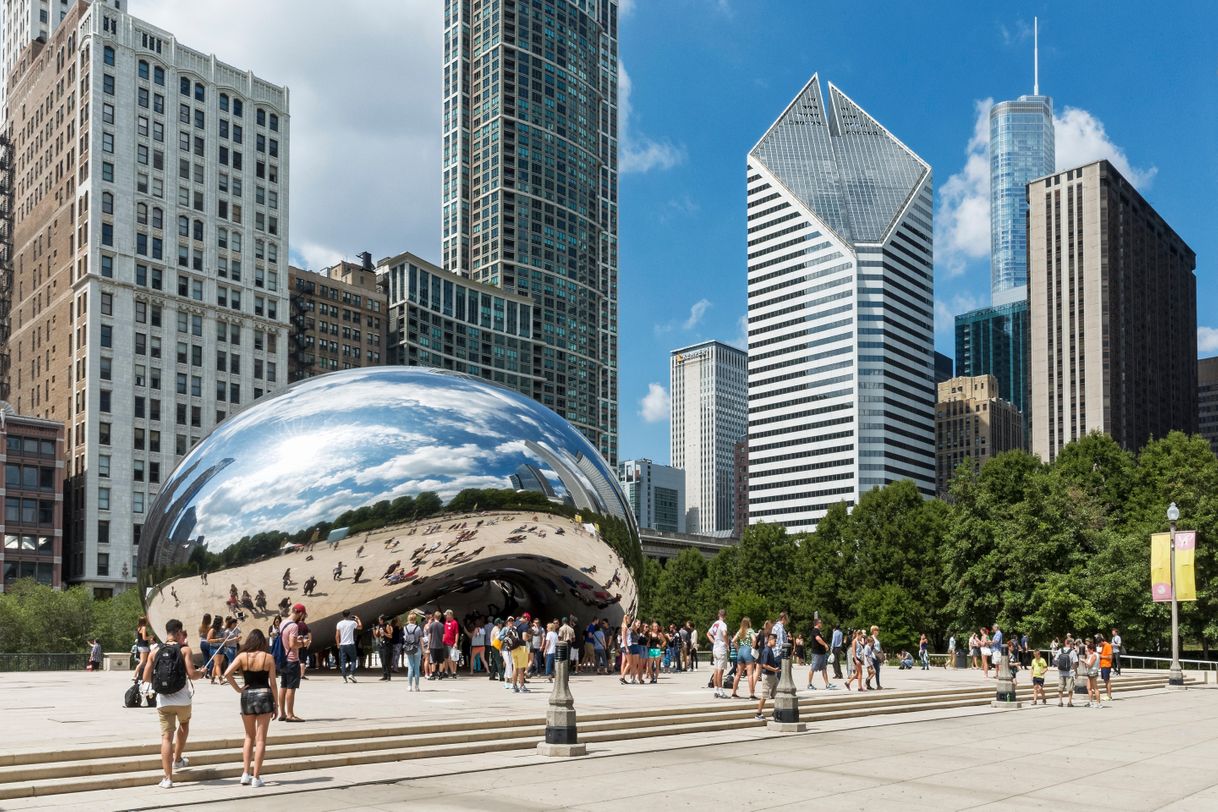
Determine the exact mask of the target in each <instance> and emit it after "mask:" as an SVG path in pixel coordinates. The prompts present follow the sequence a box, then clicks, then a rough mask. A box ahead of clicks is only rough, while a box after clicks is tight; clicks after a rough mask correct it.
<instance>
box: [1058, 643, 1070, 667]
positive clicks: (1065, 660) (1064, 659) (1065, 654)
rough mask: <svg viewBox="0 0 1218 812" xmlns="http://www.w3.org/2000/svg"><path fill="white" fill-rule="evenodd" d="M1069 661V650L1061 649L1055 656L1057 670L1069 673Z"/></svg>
mask: <svg viewBox="0 0 1218 812" xmlns="http://www.w3.org/2000/svg"><path fill="white" fill-rule="evenodd" d="M1071 659H1072V658H1071V657H1070V649H1068V648H1064V649H1062V650H1061V653H1060V654H1058V655H1057V663H1056V665H1057V670H1058V671H1069V670H1070V665H1071Z"/></svg>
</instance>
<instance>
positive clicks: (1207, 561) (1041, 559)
mask: <svg viewBox="0 0 1218 812" xmlns="http://www.w3.org/2000/svg"><path fill="white" fill-rule="evenodd" d="M1173 501H1174V502H1175V503H1176V504H1177V505H1178V506H1179V508H1180V513H1181V518H1180V522H1179V529H1181V530H1185V529H1195V530H1197V531H1198V539H1199V540H1198V546H1197V554H1196V555H1197V557H1196V576H1197V601H1196V602H1195V603H1183V604H1181V622H1182V628H1183V632H1182V636H1183V639H1184V640H1185V641H1191V642H1194V643H1195V644H1197V645H1199V646H1200V647H1201V648H1202V650H1203V652H1204V653H1205V654H1206V655H1208V650H1209V646H1208V640H1209V639H1212V638H1214V637H1215V636H1218V590H1215V589H1213V588H1211V585H1210V581H1211V573H1212V572H1213V571H1214V568H1215V566H1218V564H1216V557H1215V554H1214V547H1213V544H1214V543H1218V457H1216V456H1215V455H1214V453H1213V451H1212V450H1211V449H1210V446H1209V444H1208V442H1207V441H1206V440H1204V439H1203V438H1201V437H1189V436H1187V435H1185V434H1182V433H1180V432H1173V433H1171V434H1169V435H1168V436H1166V437H1163V438H1160V439H1156V440H1153V441H1151V442H1150V443H1148V444H1147V445H1146V446H1145V447H1144V448H1143V449H1142V450H1141V452H1140V453H1138V454H1136V455H1135V454H1132V453H1130V452H1128V451H1125V450H1123V449H1122V448H1120V446H1118V445H1117V444H1116V443H1115V442H1114V441H1113V440H1112V438H1111V437H1109V436H1107V435H1104V434H1099V433H1096V434H1091V435H1088V436H1086V437H1084V438H1082V439H1080V440H1078V441H1077V442H1074V443H1072V444H1070V445H1069V446H1067V447H1066V448H1065V449H1063V451H1062V453H1061V454H1060V455H1059V456H1058V457H1057V459H1056V460H1054V462H1053V463H1052V464H1046V463H1043V462H1041V460H1040V459H1039V458H1038V457H1035V456H1033V455H1031V454H1028V453H1025V452H1021V451H1011V452H1006V453H1003V454H999V455H997V456H995V457H994V458H992V459H991V460H990V461H989V462H987V463H986V465H985V466H984V467H982V469H981V470H980V471H978V472H974V471H973V470H972V469H971V468H969V467H968V466H962V467H961V469H960V470H959V471H958V472H957V474H956V476H955V477H954V478H953V480H952V482H951V486H950V491H949V496H948V498H947V499H946V500H938V499H925V498H923V496H922V495H921V494H920V493H919V492H918V490H917V489H916V488H915V487H914V485H913V483H912V482H909V481H904V482H896V483H892V484H890V485H887V486H885V487H882V488H876V489H874V490H872V491H869V492H867V493H865V494H863V496H862V497H861V498H860V499H859V503H858V504H857V505H854V506H853V507H852V508H851V507H848V506H847V505H846V504H845V503H840V504H837V505H834V506H833V507H832V508H830V509H829V512H828V513H827V514H826V515H825V516H824V518H823V519H822V520H821V521H820V523H819V525H818V527H817V529H816V531H815V532H813V533H787V532H786V531H785V530H784V529H783V528H781V527H780V526H777V525H769V524H758V525H752V526H750V527H749V528H747V530H746V531H745V533H744V537H743V538H742V539H741V540H740V543H739V544H738V545H737V546H735V547H732V548H728V549H726V550H724V551H722V552H720V553H718V554H717V555H716V556H715V557H713V558H711V559H709V560H706V559H703V558H702V557H701V555H700V554H699V553H697V552H696V551H693V550H687V551H685V552H683V553H682V554H681V555H680V556H678V557H676V558H674V559H671V560H669V561H668V562H667V563H666V564H665V566H663V567H658V568H656V569H655V570H653V571H651V572H650V573H649V575H648V577H647V579H646V580H647V587H648V588H647V589H646V590H645V591H644V593H643V595H642V600H641V604H640V605H641V614H642V616H643V617H644V618H646V619H651V618H653V617H654V618H655V619H657V620H661V621H663V622H669V621H673V622H681V621H684V620H693V621H694V622H695V623H696V624H703V623H709V621H710V619H712V618H713V617H714V615H715V612H716V611H717V610H718V609H721V608H722V609H727V610H728V615H729V623H731V624H733V625H734V624H735V623H737V622H739V619H740V617H741V616H742V615H750V617H751V619H752V620H754V622H756V621H758V619H759V618H764V617H771V618H773V617H776V616H777V614H778V613H779V612H780V611H783V610H786V611H788V612H789V613H790V615H791V618H792V621H793V623H794V627H795V628H798V629H803V630H806V629H807V628H808V627H809V626H810V625H811V622H812V619H813V617H814V616H815V615H818V614H819V616H821V617H823V618H825V619H827V620H828V621H830V622H837V623H841V624H843V625H844V626H846V627H862V626H871V625H873V624H874V625H878V626H880V627H881V629H883V630H884V634H885V636H886V637H887V639H888V640H889V646H890V648H894V647H913V646H915V645H916V643H917V640H918V636H919V635H920V634H921V633H923V632H925V633H926V634H927V635H928V636H929V637H930V638H931V641H932V644H933V645H934V646H935V647H938V648H940V649H941V650H942V648H944V647H945V646H946V641H947V638H948V636H949V635H952V634H954V635H956V637H957V638H958V639H960V638H962V637H963V638H966V637H967V635H968V634H969V633H970V631H971V630H973V629H976V628H978V627H980V626H993V625H994V624H995V623H997V624H999V625H1000V626H1001V627H1002V628H1003V629H1004V630H1007V631H1008V632H1010V631H1016V632H1019V633H1026V634H1028V635H1029V638H1030V640H1031V641H1032V642H1033V643H1034V644H1040V645H1044V644H1047V643H1048V641H1049V640H1050V639H1052V638H1053V637H1054V636H1058V637H1060V636H1063V635H1065V634H1066V633H1067V632H1073V633H1075V634H1090V633H1095V632H1100V631H1102V632H1107V631H1108V630H1109V629H1110V628H1112V627H1114V626H1115V627H1119V628H1120V629H1121V632H1122V636H1123V638H1124V640H1125V645H1126V647H1127V648H1131V649H1136V650H1139V651H1156V650H1158V651H1161V650H1164V649H1165V648H1166V647H1167V646H1168V640H1167V635H1168V632H1169V628H1170V621H1169V610H1168V608H1167V604H1156V603H1154V602H1153V601H1152V600H1151V596H1150V585H1149V569H1150V542H1149V536H1150V534H1151V533H1154V532H1162V531H1166V530H1167V520H1166V510H1167V506H1168V504H1170V503H1171V502H1173Z"/></svg>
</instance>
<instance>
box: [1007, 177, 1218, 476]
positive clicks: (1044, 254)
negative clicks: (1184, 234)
mask: <svg viewBox="0 0 1218 812" xmlns="http://www.w3.org/2000/svg"><path fill="white" fill-rule="evenodd" d="M1196 264H1197V261H1196V256H1195V255H1194V254H1193V251H1192V249H1191V248H1189V247H1188V245H1186V244H1185V243H1184V241H1183V240H1182V239H1180V237H1179V236H1177V235H1176V232H1174V231H1172V229H1171V226H1169V225H1168V224H1167V223H1166V222H1165V221H1164V220H1163V218H1162V217H1160V216H1159V214H1158V212H1156V211H1155V210H1154V209H1153V208H1151V206H1150V204H1149V203H1147V202H1146V200H1145V199H1144V198H1143V197H1142V195H1140V194H1139V193H1138V191H1137V190H1136V189H1135V188H1134V187H1133V185H1132V184H1131V183H1130V182H1129V181H1128V180H1126V179H1125V178H1124V177H1122V176H1121V174H1120V173H1119V172H1117V170H1116V169H1115V168H1113V166H1112V164H1110V163H1108V162H1107V161H1097V162H1095V163H1090V164H1087V165H1085V166H1081V167H1078V168H1075V169H1068V170H1065V171H1063V172H1058V173H1056V174H1054V175H1049V176H1048V177H1044V178H1039V179H1037V180H1034V181H1032V182H1031V183H1029V184H1028V277H1029V279H1028V283H1029V290H1028V298H1029V307H1030V311H1031V318H1030V323H1031V328H1030V329H1031V347H1032V386H1031V389H1032V451H1033V452H1034V453H1036V454H1039V455H1040V457H1041V458H1042V459H1044V460H1045V461H1051V460H1053V459H1055V458H1056V457H1057V455H1058V454H1059V453H1060V452H1061V449H1062V447H1063V446H1065V445H1066V444H1067V443H1069V442H1070V441H1072V440H1076V439H1078V438H1079V437H1082V436H1083V435H1085V434H1088V433H1089V432H1094V431H1102V432H1106V433H1107V434H1110V435H1111V436H1112V438H1113V439H1114V440H1116V441H1117V442H1118V443H1119V444H1120V445H1121V446H1122V447H1124V448H1127V449H1129V450H1130V451H1136V450H1138V449H1139V448H1141V447H1142V446H1143V445H1145V444H1146V442H1147V441H1148V440H1150V439H1152V438H1155V437H1163V436H1164V435H1166V434H1167V433H1168V432H1169V431H1172V430H1175V429H1179V430H1181V431H1185V432H1189V433H1193V432H1196V431H1197V279H1196V277H1195V276H1194V275H1193V269H1194V268H1195V267H1196Z"/></svg>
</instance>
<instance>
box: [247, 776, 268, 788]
mask: <svg viewBox="0 0 1218 812" xmlns="http://www.w3.org/2000/svg"><path fill="white" fill-rule="evenodd" d="M250 786H251V787H253V788H254V789H258V787H265V786H266V784H264V783H262V779H261V778H254V780H253V781H251V782H250Z"/></svg>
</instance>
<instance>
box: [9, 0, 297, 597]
mask: <svg viewBox="0 0 1218 812" xmlns="http://www.w3.org/2000/svg"><path fill="white" fill-rule="evenodd" d="M9 80H10V84H9V88H8V110H9V128H10V132H12V134H13V142H14V143H13V145H12V146H13V152H12V155H13V175H14V177H16V178H19V179H20V182H19V183H18V184H17V185H16V186H15V187H14V198H15V199H14V206H13V208H12V212H13V214H12V218H13V235H14V244H15V246H16V251H15V254H14V259H13V267H14V279H15V285H14V286H13V291H14V297H13V303H12V338H11V341H10V350H11V352H12V356H13V359H14V362H15V363H14V365H13V368H12V370H11V390H12V391H11V394H10V398H11V400H12V401H13V403H14V405H15V406H16V407H17V409H18V411H21V412H25V413H28V414H31V415H35V416H38V417H43V418H49V419H52V420H58V421H63V422H64V423H65V425H66V427H67V429H66V449H67V450H66V453H65V458H66V462H67V469H66V471H65V472H64V473H65V475H66V477H67V486H66V487H65V489H64V510H65V514H64V529H65V537H66V540H67V541H66V544H65V548H64V556H65V559H64V560H65V573H66V578H67V580H68V581H69V582H74V583H79V584H84V585H86V586H91V587H92V588H93V589H94V591H95V592H96V593H97V594H102V595H104V594H108V593H110V592H112V591H114V590H116V589H122V588H123V587H125V586H128V585H130V584H131V583H133V582H134V578H135V574H136V573H135V550H136V546H137V545H138V543H139V538H140V533H141V530H142V528H143V522H144V515H145V511H146V510H147V508H148V507H149V506H150V505H151V503H152V501H153V500H154V498H155V497H156V495H157V492H158V490H159V488H160V483H161V481H162V479H163V477H166V476H168V474H169V472H170V471H171V470H172V469H173V467H174V465H175V464H176V462H177V461H178V460H179V459H181V457H182V456H183V455H185V454H186V452H187V451H189V450H190V448H191V447H192V446H193V445H194V443H195V442H197V441H198V440H199V438H201V437H202V436H203V435H204V434H206V433H207V432H208V431H209V430H210V429H211V428H212V427H214V426H215V425H216V424H218V423H219V422H220V421H222V420H223V419H224V418H225V417H226V416H228V415H229V414H232V413H233V412H235V411H237V410H238V409H240V408H241V407H242V406H243V405H246V404H248V403H249V402H251V401H252V400H254V399H255V398H257V397H259V396H260V395H262V394H263V393H264V392H272V391H276V390H278V389H281V388H283V387H284V386H286V384H287V343H288V342H287V326H288V324H287V320H288V285H287V281H288V279H287V276H288V274H287V257H288V248H287V240H288V183H287V175H288V151H289V150H288V129H289V128H288V92H287V90H286V89H285V88H283V87H279V86H276V85H272V84H270V83H268V82H265V81H263V80H261V79H259V78H257V77H255V76H254V75H253V74H252V73H250V72H249V71H248V70H243V69H239V68H236V67H233V66H231V65H227V64H225V63H223V62H221V61H219V60H217V59H216V58H215V57H214V56H211V55H208V54H203V53H200V52H199V51H194V50H191V49H190V48H187V47H186V46H184V45H183V44H182V43H180V42H178V41H177V40H176V39H175V38H174V36H173V35H172V34H170V33H169V32H167V31H163V30H161V29H159V28H155V27H153V26H151V25H149V24H147V23H145V22H143V21H142V20H138V19H136V18H135V17H132V16H129V15H127V14H125V13H123V12H121V11H117V10H115V9H114V8H113V6H111V5H109V4H102V3H100V2H99V3H95V4H93V5H88V4H83V3H77V4H75V5H73V6H72V7H71V9H70V10H69V11H68V13H67V16H66V17H65V18H64V19H63V21H62V22H60V24H59V26H58V27H57V28H56V29H55V30H54V31H53V32H52V33H51V34H50V36H49V38H48V40H47V41H46V42H34V43H32V44H31V45H29V46H27V47H26V49H25V50H24V51H23V52H22V54H21V56H20V58H19V59H18V61H17V67H16V68H15V69H14V71H13V73H11V74H10V75H9ZM65 86H66V87H69V88H78V89H79V91H80V92H79V93H75V94H74V93H65V92H64V87H65Z"/></svg>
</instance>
